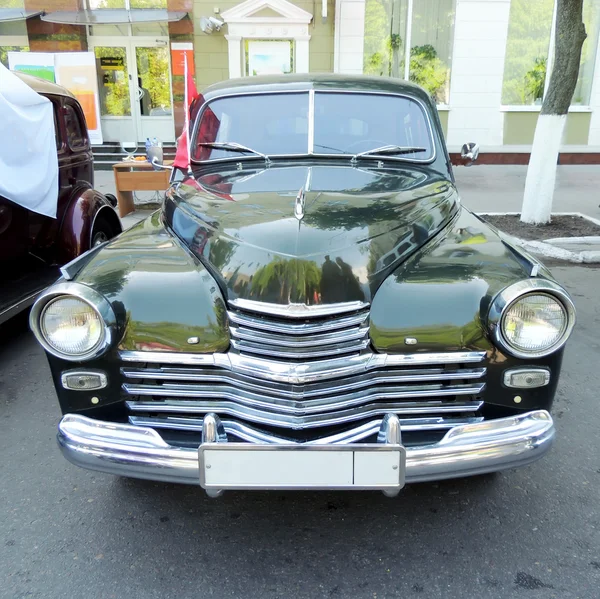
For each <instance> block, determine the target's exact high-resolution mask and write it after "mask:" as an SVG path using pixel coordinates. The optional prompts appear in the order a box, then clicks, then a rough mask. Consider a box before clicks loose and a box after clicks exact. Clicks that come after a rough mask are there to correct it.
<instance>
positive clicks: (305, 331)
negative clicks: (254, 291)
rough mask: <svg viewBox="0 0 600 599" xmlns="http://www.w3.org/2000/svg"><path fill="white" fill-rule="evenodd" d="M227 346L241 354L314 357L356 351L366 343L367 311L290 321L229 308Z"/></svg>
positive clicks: (291, 357) (309, 358) (300, 357)
mask: <svg viewBox="0 0 600 599" xmlns="http://www.w3.org/2000/svg"><path fill="white" fill-rule="evenodd" d="M228 316H229V322H230V326H229V331H230V333H231V347H232V348H233V349H234V350H236V351H238V352H240V353H241V354H245V355H252V356H268V357H276V358H290V359H305V360H314V359H318V358H322V357H324V356H329V357H333V356H340V355H347V354H353V353H358V352H361V351H363V350H365V349H366V348H367V347H368V346H369V344H370V340H369V325H368V318H369V311H368V309H363V310H359V311H357V312H355V313H354V314H350V315H343V316H339V317H333V318H332V317H329V318H320V319H318V320H316V321H315V320H314V319H310V320H309V319H305V320H304V321H302V322H290V320H289V319H287V320H286V319H284V318H279V319H275V318H272V317H269V316H265V315H260V314H253V313H249V312H242V311H240V310H229V312H228Z"/></svg>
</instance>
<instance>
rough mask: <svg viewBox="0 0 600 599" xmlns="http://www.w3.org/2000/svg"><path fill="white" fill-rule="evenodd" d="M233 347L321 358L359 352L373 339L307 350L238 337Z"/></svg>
mask: <svg viewBox="0 0 600 599" xmlns="http://www.w3.org/2000/svg"><path fill="white" fill-rule="evenodd" d="M230 343H231V347H232V348H233V349H236V350H238V351H246V352H248V353H250V354H260V355H262V356H273V357H275V358H298V359H301V358H321V357H324V356H330V355H331V354H334V355H336V354H337V355H340V354H349V353H352V352H359V351H362V350H363V349H366V348H367V347H369V345H370V343H371V341H370V340H369V339H363V340H361V341H355V342H354V343H352V344H350V343H338V344H337V345H330V346H326V347H323V348H321V349H316V346H314V345H313V346H312V347H310V348H308V349H306V350H304V351H303V350H302V349H298V350H295V349H294V348H290V349H284V348H281V349H275V348H269V347H265V346H264V345H262V346H261V345H257V344H254V343H249V342H246V341H238V340H237V339H231V340H230Z"/></svg>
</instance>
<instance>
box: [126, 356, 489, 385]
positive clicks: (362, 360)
mask: <svg viewBox="0 0 600 599" xmlns="http://www.w3.org/2000/svg"><path fill="white" fill-rule="evenodd" d="M119 357H120V358H121V360H122V361H124V362H138V363H146V364H177V365H184V366H216V367H219V368H223V369H226V370H230V371H233V372H236V373H239V374H244V375H247V376H250V377H253V378H257V379H261V380H266V381H278V382H283V383H290V384H296V385H304V384H307V383H311V382H316V381H327V380H330V379H333V378H340V377H348V376H351V375H355V374H362V373H365V372H367V371H371V370H375V369H383V368H391V367H401V368H402V367H408V368H412V367H420V366H445V365H449V364H476V363H478V362H482V361H483V360H484V359H485V352H475V351H473V352H470V351H464V352H463V351H461V352H450V353H422V354H374V353H366V354H362V355H359V356H345V357H335V358H330V359H328V360H317V361H314V362H304V363H300V364H298V363H296V364H294V363H290V362H285V361H280V360H273V359H270V358H257V357H248V356H241V355H239V354H235V353H227V354H219V353H216V354H189V353H186V354H184V353H175V352H152V351H121V352H120V353H119Z"/></svg>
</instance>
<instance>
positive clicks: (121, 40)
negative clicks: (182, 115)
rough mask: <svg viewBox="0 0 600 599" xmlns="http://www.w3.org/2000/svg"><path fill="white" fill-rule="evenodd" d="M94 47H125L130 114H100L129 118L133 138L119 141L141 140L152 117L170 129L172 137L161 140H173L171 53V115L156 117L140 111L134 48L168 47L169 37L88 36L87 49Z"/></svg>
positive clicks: (169, 58)
mask: <svg viewBox="0 0 600 599" xmlns="http://www.w3.org/2000/svg"><path fill="white" fill-rule="evenodd" d="M96 47H109V48H115V47H119V48H125V59H126V60H127V72H128V75H129V102H130V106H131V115H130V116H101V117H100V119H101V120H103V119H106V120H121V121H124V120H126V119H131V122H132V127H133V132H134V136H135V140H133V139H132V140H121V141H135V142H137V143H140V142H143V141H144V137H143V131H144V129H145V127H144V124H145V123H151V122H152V120H154V119H162V120H165V121H168V122H169V124H170V126H171V129H172V139H167V140H164V139H163V141H174V140H175V122H174V116H173V86H172V83H171V53H170V52H167V55H168V60H169V72H168V73H167V76H168V78H169V97H170V100H171V116H170V117H156V116H142V114H141V112H140V102H139V97H138V94H137V89H138V86H137V80H138V70H137V60H136V53H135V50H136V48H162V47H166V48H170V46H169V38H168V37H166V36H141V35H139V36H137V35H136V36H133V35H130V36H125V35H124V36H116V35H115V36H104V35H97V36H88V49H89V51H90V52H93V51H94V48H96Z"/></svg>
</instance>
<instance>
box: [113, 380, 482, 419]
mask: <svg viewBox="0 0 600 599" xmlns="http://www.w3.org/2000/svg"><path fill="white" fill-rule="evenodd" d="M484 387H485V383H480V384H475V385H452V386H451V387H444V386H443V385H422V386H421V385H420V386H401V385H397V386H393V387H383V388H373V389H367V390H362V391H355V392H351V393H346V394H339V395H334V396H331V395H329V394H328V395H327V396H326V397H320V398H318V399H309V400H306V401H295V400H289V399H282V398H279V397H266V396H265V395H259V394H257V393H252V392H250V391H247V390H243V389H231V388H230V387H228V386H226V385H214V386H213V385H211V386H208V385H181V384H176V383H173V384H165V385H131V384H128V383H125V384H124V385H123V389H124V391H125V392H126V393H127V394H128V395H131V396H135V395H137V396H142V397H143V396H145V397H148V396H158V397H185V398H190V399H192V400H193V399H210V400H213V401H216V402H218V401H219V400H220V399H225V400H228V401H231V402H234V403H237V404H241V405H246V406H254V407H257V408H264V409H267V410H269V409H277V411H278V412H281V413H285V414H312V413H319V412H328V411H334V410H339V409H344V408H348V407H351V406H357V405H361V404H365V403H368V402H372V401H380V400H391V399H414V398H421V397H425V398H431V399H436V398H438V397H454V396H464V395H479V394H480V393H481V392H482V391H483V389H484ZM152 403H158V402H152ZM433 403H435V402H433ZM134 405H137V404H134ZM184 405H189V406H191V405H193V404H192V403H191V402H187V403H185V404H184ZM209 411H210V409H209Z"/></svg>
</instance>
